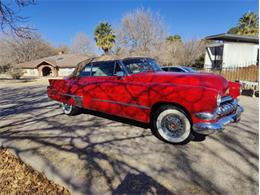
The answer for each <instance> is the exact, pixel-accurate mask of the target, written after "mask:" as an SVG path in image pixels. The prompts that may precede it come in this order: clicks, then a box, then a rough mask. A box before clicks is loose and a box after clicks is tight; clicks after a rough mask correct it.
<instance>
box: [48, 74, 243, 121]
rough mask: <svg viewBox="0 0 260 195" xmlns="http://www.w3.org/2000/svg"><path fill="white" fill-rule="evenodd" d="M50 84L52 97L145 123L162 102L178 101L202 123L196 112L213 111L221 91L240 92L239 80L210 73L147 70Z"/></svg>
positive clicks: (236, 93) (57, 81)
mask: <svg viewBox="0 0 260 195" xmlns="http://www.w3.org/2000/svg"><path fill="white" fill-rule="evenodd" d="M49 83H50V86H49V87H48V96H49V97H50V98H51V99H54V100H57V101H60V102H63V103H69V104H72V105H76V106H79V107H82V108H86V109H90V110H96V111H100V112H105V113H108V114H111V115H117V116H121V117H126V118H130V119H134V120H137V121H141V122H146V123H149V122H150V116H151V114H152V112H153V111H154V110H153V109H154V108H155V107H156V106H157V105H159V104H162V103H172V104H176V105H178V106H180V107H182V108H183V109H184V110H185V111H186V112H188V114H189V115H190V118H191V120H192V122H193V123H197V122H202V120H201V119H199V118H197V117H196V116H195V113H197V112H213V111H214V110H215V109H216V107H217V105H216V97H217V95H218V94H220V95H221V96H226V95H230V96H232V98H234V99H236V98H237V96H239V94H240V85H239V84H238V83H234V82H228V81H227V80H226V79H224V78H223V77H222V76H219V75H214V74H207V73H173V72H145V73H138V74H132V75H128V76H123V77H117V76H100V77H94V76H92V77H91V76H89V77H70V78H67V79H61V80H57V79H50V80H49ZM208 122H209V121H208Z"/></svg>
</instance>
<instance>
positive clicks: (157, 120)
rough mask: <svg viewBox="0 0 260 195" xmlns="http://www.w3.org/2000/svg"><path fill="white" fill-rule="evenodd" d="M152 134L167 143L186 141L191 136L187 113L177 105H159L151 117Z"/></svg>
mask: <svg viewBox="0 0 260 195" xmlns="http://www.w3.org/2000/svg"><path fill="white" fill-rule="evenodd" d="M152 120H153V121H152V129H153V132H154V134H155V135H156V136H157V137H158V138H160V139H161V140H163V141H165V142H169V143H174V144H180V143H186V142H188V141H189V140H190V137H191V122H190V120H189V118H188V116H187V114H186V113H185V112H184V111H183V110H181V109H180V108H178V107H175V106H171V105H165V106H162V107H160V108H159V109H158V110H157V111H156V112H155V114H154V117H153V119H152Z"/></svg>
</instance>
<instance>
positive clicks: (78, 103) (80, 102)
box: [60, 93, 83, 108]
mask: <svg viewBox="0 0 260 195" xmlns="http://www.w3.org/2000/svg"><path fill="white" fill-rule="evenodd" d="M60 95H63V96H68V97H71V98H73V99H74V102H75V106H77V107H80V108H81V107H83V96H79V95H72V94H68V93H60Z"/></svg>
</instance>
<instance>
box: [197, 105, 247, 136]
mask: <svg viewBox="0 0 260 195" xmlns="http://www.w3.org/2000/svg"><path fill="white" fill-rule="evenodd" d="M242 112H244V108H243V107H241V106H238V107H237V110H236V113H235V114H231V115H228V116H226V117H224V118H221V119H220V120H219V121H217V122H215V123H209V122H208V123H195V124H194V125H193V130H194V131H196V132H197V133H200V134H204V135H209V134H212V133H215V132H219V131H223V130H224V126H225V125H228V124H229V123H234V122H238V121H239V120H240V115H241V113H242Z"/></svg>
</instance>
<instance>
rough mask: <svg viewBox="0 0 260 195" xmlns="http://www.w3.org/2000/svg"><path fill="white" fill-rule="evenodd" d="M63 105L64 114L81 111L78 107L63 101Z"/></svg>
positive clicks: (73, 113) (74, 113)
mask: <svg viewBox="0 0 260 195" xmlns="http://www.w3.org/2000/svg"><path fill="white" fill-rule="evenodd" d="M61 107H62V110H63V112H64V114H66V115H76V114H78V113H79V111H80V110H79V108H78V107H75V106H72V105H70V104H65V103H62V104H61Z"/></svg>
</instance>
